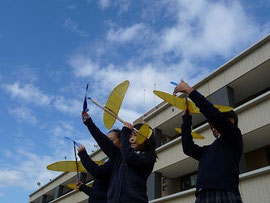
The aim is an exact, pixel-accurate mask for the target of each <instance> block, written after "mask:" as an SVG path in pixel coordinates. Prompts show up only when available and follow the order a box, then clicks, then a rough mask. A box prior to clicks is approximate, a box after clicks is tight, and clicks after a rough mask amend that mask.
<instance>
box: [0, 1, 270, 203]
mask: <svg viewBox="0 0 270 203" xmlns="http://www.w3.org/2000/svg"><path fill="white" fill-rule="evenodd" d="M269 9H270V1H269V0H257V1H252V0H221V1H214V0H196V1H189V0H23V1H22V0H2V1H1V2H0V100H1V105H0V138H1V142H0V147H1V155H0V202H3V203H4V202H9V203H13V202H14V203H15V202H16V203H17V202H18V200H19V202H28V200H29V195H30V194H31V193H33V192H34V191H35V190H37V189H38V186H37V182H40V183H41V185H45V184H46V183H48V182H49V181H50V179H53V178H54V177H56V176H58V175H59V173H57V172H51V171H48V170H47V169H46V166H47V165H48V164H50V163H52V162H55V161H58V160H64V159H65V157H66V159H69V160H74V154H73V148H72V147H73V146H72V143H70V142H69V141H67V140H65V139H64V136H68V137H70V138H73V139H75V140H77V141H79V142H80V143H83V144H84V145H85V146H86V148H87V151H88V153H91V151H92V150H94V149H95V147H94V144H95V142H94V140H93V139H92V137H91V135H90V134H89V132H88V130H87V128H86V127H85V126H84V125H83V124H82V122H81V116H80V115H81V111H82V104H83V98H84V95H85V87H86V84H87V83H89V91H88V96H91V97H92V98H94V99H96V100H97V101H98V102H99V103H101V104H103V105H104V104H105V103H106V100H107V98H108V96H109V94H110V92H111V91H112V89H113V88H114V87H115V86H116V85H117V84H119V83H120V82H122V81H124V80H129V81H130V86H129V89H128V91H127V94H126V96H125V98H124V101H123V104H122V107H121V110H120V113H119V116H120V117H121V118H122V119H124V120H126V121H128V122H131V123H132V122H133V121H134V120H135V119H137V118H138V117H140V116H141V115H142V114H143V113H145V112H147V111H148V110H150V109H151V108H153V107H154V106H155V105H157V104H158V103H159V102H160V100H159V99H158V98H156V97H155V96H154V94H153V93H152V91H153V90H154V89H157V90H162V91H166V92H172V91H173V87H172V86H171V85H170V83H169V81H172V80H173V81H176V82H179V81H180V80H181V78H183V79H184V80H185V81H187V82H188V83H189V84H191V85H194V84H196V83H197V82H199V81H200V80H202V79H203V78H205V77H206V76H207V75H209V74H210V73H211V72H213V71H214V70H216V69H217V68H219V67H220V66H222V64H224V63H226V62H227V61H228V60H230V59H232V58H233V57H235V56H237V55H238V54H240V53H241V52H243V51H244V50H246V49H247V48H249V47H250V46H252V45H253V44H254V43H256V42H258V41H259V40H261V39H262V38H264V37H265V36H267V35H269V34H270V21H269V19H270V14H269ZM88 107H89V114H90V115H91V117H92V118H93V120H94V122H95V123H96V124H97V125H98V126H99V127H100V129H101V130H102V131H103V132H104V133H107V132H108V130H107V129H105V127H104V124H103V121H102V117H103V112H102V111H101V110H100V109H98V108H97V107H96V106H94V105H93V104H91V103H88ZM116 127H118V128H121V127H122V125H121V124H120V123H118V122H116V123H115V125H114V128H116ZM14 194H16V195H14Z"/></svg>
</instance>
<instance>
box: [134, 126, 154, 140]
mask: <svg viewBox="0 0 270 203" xmlns="http://www.w3.org/2000/svg"><path fill="white" fill-rule="evenodd" d="M152 132H153V131H152V129H151V128H150V126H149V125H148V124H147V123H145V124H143V125H142V126H141V127H140V129H139V133H138V134H137V136H136V141H137V143H138V144H142V143H144V141H145V140H146V139H149V137H150V136H151V135H152Z"/></svg>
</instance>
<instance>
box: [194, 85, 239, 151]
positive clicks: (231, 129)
mask: <svg viewBox="0 0 270 203" xmlns="http://www.w3.org/2000/svg"><path fill="white" fill-rule="evenodd" d="M189 97H190V99H191V100H192V101H193V102H194V103H195V104H196V106H197V107H198V108H199V109H200V111H201V112H202V114H203V115H204V116H205V117H206V118H207V119H208V120H209V122H210V123H211V124H212V125H213V126H214V128H215V129H216V130H217V131H218V132H219V133H220V134H221V138H222V139H224V140H225V141H226V142H227V143H228V144H229V145H231V146H235V147H237V148H239V147H240V148H241V147H242V146H243V141H242V134H241V131H240V129H239V128H238V127H237V126H236V125H234V124H233V123H232V122H230V121H229V120H228V119H227V118H225V117H224V116H223V115H222V113H221V112H220V111H219V110H218V109H217V108H215V107H214V105H213V104H211V103H210V102H209V101H207V99H206V98H205V97H204V96H202V95H201V94H200V93H199V92H198V91H196V90H193V91H192V92H191V93H190V94H189Z"/></svg>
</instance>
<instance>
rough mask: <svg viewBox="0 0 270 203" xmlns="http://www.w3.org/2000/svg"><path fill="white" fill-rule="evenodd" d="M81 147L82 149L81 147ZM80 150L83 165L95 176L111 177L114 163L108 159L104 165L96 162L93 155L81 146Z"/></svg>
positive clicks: (100, 177)
mask: <svg viewBox="0 0 270 203" xmlns="http://www.w3.org/2000/svg"><path fill="white" fill-rule="evenodd" d="M80 148H81V149H80ZM80 148H79V149H78V151H79V153H78V155H79V157H80V159H81V162H82V165H83V166H84V168H85V169H86V170H87V171H88V173H90V174H91V175H92V176H93V177H94V178H99V179H102V178H109V177H110V176H111V172H112V166H113V165H112V163H111V161H108V162H107V163H105V164H104V165H100V166H99V165H98V164H96V163H95V162H94V161H93V160H92V159H91V157H90V156H89V155H88V154H87V151H86V150H85V148H84V147H83V146H81V147H80Z"/></svg>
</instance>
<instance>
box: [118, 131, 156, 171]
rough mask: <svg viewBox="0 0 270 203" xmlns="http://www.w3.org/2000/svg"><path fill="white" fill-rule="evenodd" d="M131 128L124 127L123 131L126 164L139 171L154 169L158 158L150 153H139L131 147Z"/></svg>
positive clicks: (122, 142) (123, 149)
mask: <svg viewBox="0 0 270 203" xmlns="http://www.w3.org/2000/svg"><path fill="white" fill-rule="evenodd" d="M131 132H132V131H131V130H130V129H129V128H127V127H123V128H122V131H121V154H122V157H123V159H124V161H125V163H126V164H128V165H129V166H130V167H131V168H133V169H135V170H137V171H147V172H149V171H152V170H153V167H154V164H155V161H156V158H155V157H154V156H153V155H151V154H149V153H142V154H137V153H136V152H135V151H134V149H133V148H131V145H130V142H129V138H130V135H131Z"/></svg>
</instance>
